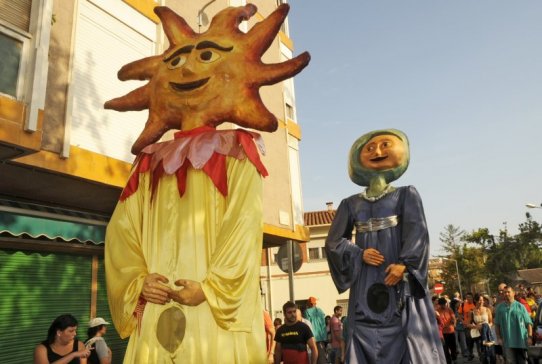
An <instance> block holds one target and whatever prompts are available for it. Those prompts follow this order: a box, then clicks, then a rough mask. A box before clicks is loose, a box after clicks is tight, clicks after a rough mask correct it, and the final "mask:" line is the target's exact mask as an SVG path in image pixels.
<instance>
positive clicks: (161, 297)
mask: <svg viewBox="0 0 542 364" xmlns="http://www.w3.org/2000/svg"><path fill="white" fill-rule="evenodd" d="M166 283H168V279H167V278H166V277H164V276H163V275H161V274H158V273H151V274H149V275H148V276H146V277H145V281H144V282H143V290H142V291H141V295H142V296H143V298H144V299H145V300H146V301H147V302H151V303H156V304H158V305H164V304H166V303H168V302H169V300H170V298H169V293H170V292H171V288H169V287H168V286H166V285H165V284H166Z"/></svg>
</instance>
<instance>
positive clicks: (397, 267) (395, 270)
mask: <svg viewBox="0 0 542 364" xmlns="http://www.w3.org/2000/svg"><path fill="white" fill-rule="evenodd" d="M405 270H406V266H404V265H403V264H390V265H389V266H388V268H386V273H387V274H388V275H387V276H386V278H385V279H384V284H385V285H386V286H395V285H396V284H397V283H399V282H400V281H401V280H402V279H403V273H405Z"/></svg>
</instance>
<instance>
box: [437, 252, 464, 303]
mask: <svg viewBox="0 0 542 364" xmlns="http://www.w3.org/2000/svg"><path fill="white" fill-rule="evenodd" d="M440 259H444V260H453V261H454V262H455V270H456V271H457V284H458V285H459V295H460V296H461V299H463V291H462V290H461V279H460V278H459V267H458V266H457V260H455V259H452V258H440Z"/></svg>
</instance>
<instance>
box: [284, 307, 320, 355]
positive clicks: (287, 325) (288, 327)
mask: <svg viewBox="0 0 542 364" xmlns="http://www.w3.org/2000/svg"><path fill="white" fill-rule="evenodd" d="M282 312H283V313H284V325H282V326H281V327H279V328H278V330H277V332H276V335H275V341H276V346H275V364H280V363H281V362H282V363H283V364H299V363H308V362H309V355H308V352H307V345H308V346H309V348H310V350H311V355H310V363H311V364H316V363H317V360H318V349H317V348H316V342H315V341H314V337H313V334H312V332H311V330H310V328H309V327H308V326H307V325H306V324H304V323H303V322H300V321H298V320H297V305H296V304H295V303H293V302H290V301H289V302H286V303H285V304H284V305H283V306H282Z"/></svg>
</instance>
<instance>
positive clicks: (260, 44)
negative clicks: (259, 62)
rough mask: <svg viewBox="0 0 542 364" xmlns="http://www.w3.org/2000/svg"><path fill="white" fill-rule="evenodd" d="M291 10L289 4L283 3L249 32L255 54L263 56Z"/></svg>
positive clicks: (250, 42) (251, 46)
mask: <svg viewBox="0 0 542 364" xmlns="http://www.w3.org/2000/svg"><path fill="white" fill-rule="evenodd" d="M289 11H290V6H289V5H288V4H281V5H280V6H279V7H278V8H277V9H276V10H275V11H274V12H273V13H271V15H269V16H268V17H267V18H265V19H264V20H262V21H261V22H259V23H258V24H256V25H254V26H253V27H252V29H251V30H250V31H249V32H248V33H247V36H248V37H249V44H250V48H251V49H252V50H253V52H254V54H255V55H257V56H259V57H261V56H262V55H263V54H264V53H265V51H266V50H267V49H268V48H269V46H270V45H271V43H272V42H273V40H274V39H275V36H276V35H277V33H278V32H279V30H280V26H281V25H282V23H283V22H284V19H286V16H287V15H288V12H289Z"/></svg>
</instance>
